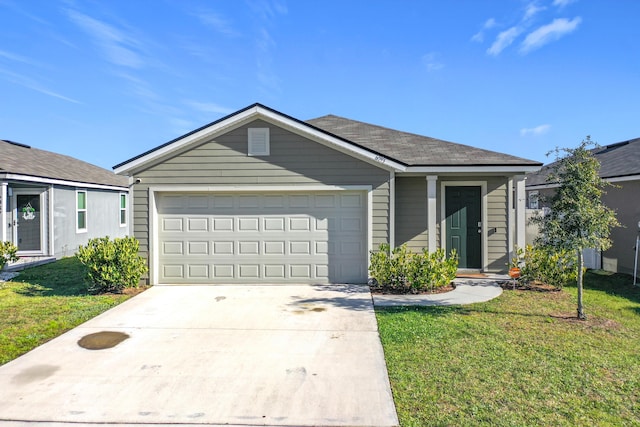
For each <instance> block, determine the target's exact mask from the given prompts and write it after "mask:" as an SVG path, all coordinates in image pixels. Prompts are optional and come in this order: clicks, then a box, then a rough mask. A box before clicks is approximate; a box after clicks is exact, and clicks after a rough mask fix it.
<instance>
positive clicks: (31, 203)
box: [13, 193, 42, 252]
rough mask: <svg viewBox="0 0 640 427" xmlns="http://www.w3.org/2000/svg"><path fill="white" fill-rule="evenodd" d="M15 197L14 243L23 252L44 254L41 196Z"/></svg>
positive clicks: (24, 195) (20, 195)
mask: <svg viewBox="0 0 640 427" xmlns="http://www.w3.org/2000/svg"><path fill="white" fill-rule="evenodd" d="M14 195H15V205H14V206H15V207H16V211H15V217H14V223H13V224H14V230H15V231H14V233H15V235H14V238H15V240H14V242H15V243H16V246H18V251H21V252H42V214H41V211H40V194H20V193H14Z"/></svg>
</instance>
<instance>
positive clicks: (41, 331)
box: [0, 257, 130, 365]
mask: <svg viewBox="0 0 640 427" xmlns="http://www.w3.org/2000/svg"><path fill="white" fill-rule="evenodd" d="M129 297H130V296H129V295H124V294H123V295H89V294H88V293H87V291H86V286H84V285H83V270H82V264H80V262H79V261H78V259H77V258H75V257H71V258H64V259H61V260H59V261H56V262H54V263H51V264H46V265H42V266H39V267H33V268H29V269H26V270H24V271H23V272H21V273H20V275H19V276H18V277H16V278H14V281H13V282H0V365H1V364H4V363H7V362H8V361H10V360H12V359H14V358H16V357H18V356H20V355H21V354H24V353H26V352H28V351H29V350H31V349H33V348H34V347H37V346H39V345H40V344H42V343H44V342H46V341H49V340H50V339H52V338H55V337H57V336H58V335H60V334H62V333H64V332H66V331H68V330H69V329H72V328H73V327H75V326H77V325H79V324H81V323H83V322H85V321H87V320H89V319H91V318H92V317H95V316H97V315H98V314H100V313H102V312H104V311H106V310H108V309H109V308H111V307H113V306H115V305H117V304H119V303H121V302H122V301H124V300H126V299H128V298H129Z"/></svg>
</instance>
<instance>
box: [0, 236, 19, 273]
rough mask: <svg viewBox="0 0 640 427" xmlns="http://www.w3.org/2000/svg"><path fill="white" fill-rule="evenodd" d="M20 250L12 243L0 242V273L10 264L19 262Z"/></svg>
mask: <svg viewBox="0 0 640 427" xmlns="http://www.w3.org/2000/svg"><path fill="white" fill-rule="evenodd" d="M17 253H18V248H17V246H16V245H14V244H13V243H11V242H0V271H2V269H3V268H4V266H5V265H6V264H7V263H8V262H15V261H18V259H20V258H18V256H17V255H16V254H17Z"/></svg>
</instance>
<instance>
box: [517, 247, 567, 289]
mask: <svg viewBox="0 0 640 427" xmlns="http://www.w3.org/2000/svg"><path fill="white" fill-rule="evenodd" d="M575 263H576V260H575V254H574V253H573V252H572V251H568V250H564V251H557V250H553V249H549V248H543V247H541V246H531V245H527V246H526V248H525V250H524V251H523V250H522V248H518V249H517V251H516V257H515V258H513V259H512V260H511V264H510V266H511V267H518V268H520V278H519V279H518V280H519V281H521V282H523V283H532V282H538V283H544V284H547V285H551V286H554V287H556V288H557V289H562V287H564V286H565V285H569V284H574V285H575V284H576V280H577V277H578V273H577V271H576V265H575Z"/></svg>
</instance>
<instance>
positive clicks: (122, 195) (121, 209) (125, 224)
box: [118, 193, 129, 227]
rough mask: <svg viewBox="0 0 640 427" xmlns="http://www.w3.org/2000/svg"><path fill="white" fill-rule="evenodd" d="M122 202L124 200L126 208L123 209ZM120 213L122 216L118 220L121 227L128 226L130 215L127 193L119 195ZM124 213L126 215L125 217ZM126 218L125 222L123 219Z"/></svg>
mask: <svg viewBox="0 0 640 427" xmlns="http://www.w3.org/2000/svg"><path fill="white" fill-rule="evenodd" d="M122 200H124V208H123V207H122ZM118 213H119V214H120V218H118V222H119V223H120V227H126V226H127V217H128V214H129V200H128V197H127V193H120V194H119V195H118ZM123 213H124V215H123ZM123 218H124V222H122V219H123Z"/></svg>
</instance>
